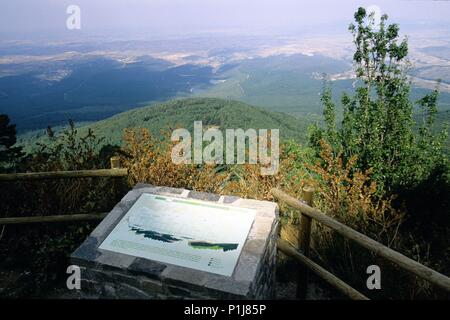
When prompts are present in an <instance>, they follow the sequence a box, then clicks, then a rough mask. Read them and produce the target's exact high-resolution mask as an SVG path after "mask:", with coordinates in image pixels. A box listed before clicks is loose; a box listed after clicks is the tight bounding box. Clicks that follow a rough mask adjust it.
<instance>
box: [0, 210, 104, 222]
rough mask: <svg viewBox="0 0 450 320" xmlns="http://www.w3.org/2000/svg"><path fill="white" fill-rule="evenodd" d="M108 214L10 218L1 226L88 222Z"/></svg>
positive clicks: (4, 220)
mask: <svg viewBox="0 0 450 320" xmlns="http://www.w3.org/2000/svg"><path fill="white" fill-rule="evenodd" d="M107 214H108V213H106V212H102V213H88V214H70V215H68V214H61V215H54V216H33V217H10V218H0V225H8V224H26V223H43V222H72V221H86V220H101V219H103V218H104V217H106V215H107Z"/></svg>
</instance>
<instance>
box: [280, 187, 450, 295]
mask: <svg viewBox="0 0 450 320" xmlns="http://www.w3.org/2000/svg"><path fill="white" fill-rule="evenodd" d="M272 195H273V196H274V197H275V198H277V199H278V200H280V201H282V202H285V203H286V204H288V205H289V206H291V207H293V208H294V209H298V210H299V211H300V213H301V215H302V218H301V223H300V230H299V231H300V232H299V234H300V236H299V243H300V251H298V250H297V249H296V248H294V247H293V246H292V245H291V244H289V243H288V242H287V241H285V240H283V239H279V241H278V249H279V250H280V251H282V252H284V253H285V254H287V255H288V256H291V257H293V258H295V259H296V260H297V261H299V262H300V263H301V264H302V265H303V266H305V267H307V268H308V269H309V270H311V271H313V272H314V273H315V274H317V275H318V276H319V277H321V278H322V279H324V280H325V281H327V282H328V283H329V284H331V285H332V286H334V287H336V288H337V289H338V290H340V291H341V292H342V293H344V294H346V295H347V296H348V297H350V298H352V299H367V297H366V296H364V295H363V294H361V293H360V292H358V291H357V290H355V289H353V288H352V287H350V286H349V285H347V284H346V283H345V282H343V281H342V280H340V279H338V278H337V277H336V276H334V275H333V274H331V273H330V272H328V271H326V270H325V269H324V268H322V267H321V266H319V265H318V264H316V263H315V262H313V261H312V260H310V259H309V257H308V256H309V243H310V236H311V231H310V230H311V223H312V221H313V220H315V221H317V222H320V223H322V224H323V225H325V226H327V227H329V228H331V229H333V230H334V231H336V232H337V233H339V234H340V235H342V236H344V237H345V238H347V239H350V240H353V241H354V242H356V243H358V244H359V245H361V246H362V247H364V248H366V249H368V250H370V251H372V252H373V253H375V254H377V255H378V256H380V257H383V258H385V259H387V260H389V261H390V262H393V263H394V264H396V265H398V266H399V267H400V268H402V269H404V270H406V271H409V272H411V273H413V274H415V275H416V276H418V277H420V278H422V279H424V280H426V281H429V282H430V283H432V284H433V285H435V286H437V287H439V288H441V289H444V290H446V291H447V292H450V278H449V277H447V276H445V275H443V274H441V273H439V272H437V271H435V270H433V269H431V268H428V267H426V266H424V265H423V264H421V263H419V262H417V261H415V260H412V259H410V258H408V257H406V256H405V255H403V254H401V253H399V252H397V251H394V250H392V249H390V248H388V247H386V246H385V245H383V244H381V243H379V242H377V241H375V240H373V239H371V238H369V237H368V236H366V235H364V234H362V233H360V232H358V231H356V230H354V229H352V228H350V227H348V226H346V225H344V224H342V223H340V222H338V221H336V220H335V219H333V218H331V217H330V216H327V215H326V214H324V213H323V212H321V211H319V210H317V209H315V208H313V207H312V205H313V202H312V198H313V190H311V189H305V190H304V200H306V201H305V202H302V201H299V200H297V199H295V198H293V197H291V196H289V195H288V194H286V193H284V192H283V191H281V190H279V189H272ZM306 281H307V271H306V269H304V270H302V271H301V273H300V276H299V282H298V284H297V286H298V289H297V293H298V295H299V297H301V298H304V295H305V292H306V291H305V290H306V287H307V286H306Z"/></svg>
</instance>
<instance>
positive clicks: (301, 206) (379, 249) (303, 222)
mask: <svg viewBox="0 0 450 320" xmlns="http://www.w3.org/2000/svg"><path fill="white" fill-rule="evenodd" d="M127 175H128V171H127V169H123V168H121V167H120V161H119V159H118V158H117V157H112V158H111V169H100V170H80V171H59V172H38V173H15V174H0V181H14V180H39V179H65V178H89V177H125V176H127ZM271 192H272V195H273V196H274V197H275V198H277V199H278V200H280V201H282V202H285V203H286V204H288V205H289V206H291V207H293V208H294V209H297V210H299V211H300V213H301V219H300V224H299V227H300V229H299V239H298V240H299V241H298V242H299V249H300V250H298V249H297V248H295V247H294V246H292V245H291V244H290V243H289V242H287V241H286V240H284V239H278V242H277V248H278V249H279V250H280V251H281V252H283V253H285V254H286V255H288V256H290V257H292V258H294V259H296V260H297V261H298V262H300V263H301V264H302V266H303V268H301V269H300V272H299V275H298V284H297V296H298V297H299V298H305V297H306V288H307V282H308V271H312V272H314V273H315V274H316V275H318V276H319V277H320V278H322V279H323V280H324V281H326V282H327V283H329V284H330V285H332V286H333V287H335V288H336V289H338V290H339V291H340V292H342V293H343V294H345V295H346V296H348V297H349V298H351V299H355V300H368V298H367V297H366V296H365V295H363V294H362V293H360V292H359V291H357V290H356V289H354V288H352V287H351V286H350V285H348V284H346V283H345V282H344V281H342V280H341V279H339V278H338V277H336V276H335V275H333V274H332V273H331V272H329V271H327V270H326V269H324V268H323V267H321V266H320V265H318V264H317V263H315V262H314V261H312V260H311V259H310V258H309V255H310V254H309V251H310V239H311V225H312V222H313V220H315V221H317V222H320V223H322V224H323V225H325V226H327V227H329V228H331V229H333V230H335V231H336V232H337V233H339V234H341V235H342V236H344V237H345V238H347V239H350V240H353V241H355V242H356V243H358V244H359V245H361V246H362V247H364V248H366V249H368V250H370V251H372V252H374V253H375V254H377V255H379V256H381V257H383V258H385V259H387V260H389V261H391V262H393V263H395V264H397V265H398V266H400V267H401V268H402V269H404V270H406V271H409V272H411V273H413V274H415V275H416V276H418V277H420V278H422V279H424V280H427V281H429V282H430V283H432V284H434V285H435V286H437V287H439V288H441V289H444V290H446V291H448V292H450V278H449V277H447V276H445V275H443V274H441V273H439V272H437V271H435V270H433V269H431V268H428V267H426V266H424V265H422V264H420V263H418V262H417V261H414V260H412V259H410V258H408V257H406V256H404V255H403V254H401V253H399V252H396V251H394V250H392V249H390V248H388V247H386V246H384V245H383V244H381V243H379V242H377V241H375V240H373V239H371V238H369V237H367V236H366V235H364V234H362V233H359V232H358V231H356V230H354V229H352V228H350V227H348V226H346V225H344V224H342V223H340V222H338V221H336V220H335V219H333V218H331V217H330V216H327V215H326V214H324V213H322V212H321V211H319V210H317V209H315V208H313V204H314V203H313V195H314V191H313V190H312V189H308V188H305V189H304V190H303V201H299V200H297V199H295V198H293V197H291V196H289V195H288V194H286V193H284V192H283V191H281V190H279V189H272V191H271ZM106 214H107V213H90V214H72V215H67V214H64V215H52V216H29V217H8V218H0V225H8V224H24V223H47V222H73V221H83V220H101V219H103V218H104V217H105V216H106Z"/></svg>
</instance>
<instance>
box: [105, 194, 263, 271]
mask: <svg viewBox="0 0 450 320" xmlns="http://www.w3.org/2000/svg"><path fill="white" fill-rule="evenodd" d="M255 214H256V211H255V210H252V209H246V208H239V207H235V206H228V205H224V204H217V203H211V202H206V201H200V200H194V199H182V198H177V197H170V196H162V195H156V194H150V193H144V194H142V195H141V196H140V197H139V199H138V200H137V201H136V202H135V204H134V205H133V206H132V207H131V208H130V210H129V211H128V212H127V213H126V214H125V215H124V217H123V218H122V219H121V220H120V222H119V223H118V224H117V225H116V227H115V228H114V229H113V230H112V232H111V233H110V234H109V235H108V236H107V237H106V239H105V240H104V241H103V242H102V244H101V245H100V247H99V249H103V250H109V251H114V252H119V253H123V254H127V255H132V256H136V257H142V258H146V259H150V260H155V261H160V262H165V263H171V264H174V265H178V266H182V267H188V268H192V269H197V270H203V271H207V272H212V273H217V274H221V275H225V276H231V275H232V274H233V270H234V268H235V266H236V263H237V261H238V258H239V255H240V253H241V250H242V247H243V246H244V243H245V240H246V239H247V235H248V232H249V230H250V228H251V226H252V223H253V220H254V218H255Z"/></svg>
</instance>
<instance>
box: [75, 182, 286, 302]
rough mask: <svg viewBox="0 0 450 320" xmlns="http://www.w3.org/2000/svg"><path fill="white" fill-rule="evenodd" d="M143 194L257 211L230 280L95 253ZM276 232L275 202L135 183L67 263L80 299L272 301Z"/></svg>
mask: <svg viewBox="0 0 450 320" xmlns="http://www.w3.org/2000/svg"><path fill="white" fill-rule="evenodd" d="M142 193H152V194H160V195H167V196H172V197H174V196H175V197H180V198H190V199H199V200H204V201H211V202H215V203H223V204H228V205H231V206H238V207H243V208H249V209H255V210H256V216H255V220H254V222H253V225H252V227H251V229H250V232H249V234H248V237H247V240H246V242H245V244H244V247H243V249H242V252H241V255H240V257H239V260H238V262H237V265H236V268H235V270H234V272H233V274H232V276H231V277H227V276H223V275H218V274H213V273H209V272H205V271H200V270H195V269H190V268H185V267H180V266H176V265H172V264H167V263H162V262H158V261H153V260H148V259H144V258H140V257H134V256H130V255H125V254H121V253H117V252H111V251H107V250H101V249H99V248H98V247H99V246H100V244H101V243H102V242H103V240H104V239H105V238H106V237H107V235H108V234H109V233H110V232H111V231H112V230H113V229H114V227H115V226H116V224H117V223H118V222H119V221H120V220H121V218H122V217H123V216H124V215H125V214H126V212H127V211H128V210H129V209H130V208H131V206H132V205H133V204H134V202H135V201H136V200H137V199H138V198H139V196H140V195H141V194H142ZM278 228H279V219H278V207H277V205H276V204H275V203H273V202H268V201H257V200H249V199H241V198H238V197H232V196H219V195H216V194H210V193H202V192H195V191H188V190H184V189H176V188H167V187H156V186H152V185H146V184H139V185H137V186H136V187H135V188H134V189H133V190H131V191H130V192H129V193H127V194H126V195H125V197H124V198H123V199H122V200H121V201H120V202H119V203H118V204H117V205H116V206H115V207H114V208H113V210H112V211H111V212H110V213H109V214H108V215H107V216H106V217H105V219H104V220H103V221H102V222H101V223H100V224H99V225H98V226H97V228H96V229H95V230H94V231H93V232H92V233H91V235H90V236H89V237H88V238H87V239H86V240H85V241H84V242H83V244H82V245H81V246H80V247H79V248H78V249H77V250H76V251H75V252H74V253H73V254H72V255H71V261H72V264H75V265H78V266H79V267H80V269H81V278H82V280H81V297H82V298H83V297H84V298H113V299H114V298H120V299H127V298H130V299H270V298H275V287H276V283H275V268H276V241H277V237H278Z"/></svg>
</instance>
